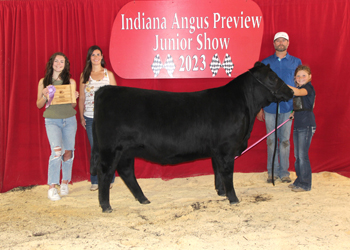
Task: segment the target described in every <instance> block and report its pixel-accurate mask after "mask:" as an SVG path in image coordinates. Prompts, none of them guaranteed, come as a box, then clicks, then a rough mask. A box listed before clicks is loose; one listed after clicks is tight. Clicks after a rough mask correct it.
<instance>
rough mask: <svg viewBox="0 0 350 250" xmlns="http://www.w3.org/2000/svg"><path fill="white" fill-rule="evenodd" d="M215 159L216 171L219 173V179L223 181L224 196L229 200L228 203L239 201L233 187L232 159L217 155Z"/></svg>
mask: <svg viewBox="0 0 350 250" xmlns="http://www.w3.org/2000/svg"><path fill="white" fill-rule="evenodd" d="M216 161H217V163H218V165H217V167H218V172H219V173H220V175H221V180H222V181H223V184H224V187H225V191H226V196H227V198H228V199H229V201H230V204H236V203H239V200H238V198H237V195H236V192H235V189H234V187H233V165H234V160H232V161H225V160H224V157H217V158H216Z"/></svg>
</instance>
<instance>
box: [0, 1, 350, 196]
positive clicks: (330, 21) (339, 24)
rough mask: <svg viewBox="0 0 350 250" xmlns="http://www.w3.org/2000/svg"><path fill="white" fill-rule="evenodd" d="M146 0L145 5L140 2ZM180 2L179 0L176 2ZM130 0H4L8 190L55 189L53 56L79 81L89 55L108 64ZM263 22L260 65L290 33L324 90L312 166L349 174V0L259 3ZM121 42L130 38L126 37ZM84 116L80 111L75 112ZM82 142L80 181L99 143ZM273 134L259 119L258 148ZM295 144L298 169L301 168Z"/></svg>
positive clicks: (1, 47)
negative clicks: (46, 101)
mask: <svg viewBox="0 0 350 250" xmlns="http://www.w3.org/2000/svg"><path fill="white" fill-rule="evenodd" d="M140 1H141V0H140ZM175 1H176V0H175ZM127 2H129V1H127V0H103V1H100V0H70V1H68V0H61V1H56V0H45V1H43V0H27V1H24V0H23V1H0V5H1V6H0V81H1V82H0V95H1V99H0V102H1V104H0V115H1V118H0V119H1V120H0V124H1V126H0V130H1V131H0V192H6V191H8V190H10V189H12V188H15V187H18V186H28V185H37V184H40V185H41V184H46V182H47V169H48V158H49V155H50V148H49V143H48V139H47V136H46V131H45V125H44V118H43V116H42V115H43V111H44V109H41V110H39V109H37V107H36V96H37V86H38V82H39V80H40V78H42V77H43V76H44V72H45V65H46V62H47V61H48V59H49V57H50V56H51V55H52V54H53V53H54V52H57V51H62V52H64V53H65V54H66V55H67V56H68V58H69V60H70V63H71V73H72V78H73V79H75V80H76V81H77V82H79V76H80V73H81V72H82V70H83V67H84V63H85V57H86V53H87V49H88V48H89V47H90V46H91V45H94V44H97V45H99V46H100V47H101V48H102V50H103V53H104V57H105V60H106V63H107V68H108V69H111V66H110V63H109V40H110V32H111V28H112V25H113V21H114V18H115V16H116V15H117V13H118V11H119V10H120V9H121V7H122V6H123V5H124V4H126V3H127ZM255 2H256V3H257V4H258V5H259V6H260V8H261V10H262V13H263V16H264V36H263V42H262V45H261V55H260V59H263V58H265V57H267V56H269V55H271V54H273V53H274V49H273V44H272V40H273V35H274V34H275V33H276V32H278V31H286V32H287V33H288V34H289V36H290V47H289V50H288V51H289V53H290V54H291V55H294V56H297V57H299V58H301V60H302V62H303V63H304V64H307V65H309V66H310V67H311V70H312V73H313V80H312V84H313V85H314V87H315V89H316V96H317V97H316V106H315V110H314V112H315V115H316V122H317V129H316V134H315V135H314V138H313V141H312V144H311V149H310V152H309V154H310V161H311V165H312V170H313V172H320V171H332V172H337V173H340V174H342V175H345V176H348V177H350V146H349V141H350V133H349V128H350V126H349V120H350V119H349V117H350V115H349V114H350V107H349V105H348V104H349V94H350V84H349V82H348V78H347V77H346V75H347V73H348V70H349V63H348V62H347V61H348V60H349V58H350V53H349V45H348V43H349V41H350V35H349V34H350V33H349V30H350V20H349V12H350V6H349V5H350V4H349V1H348V0H323V1H319V0H285V1H280V0H256V1H255ZM120 39H123V38H122V37H121V38H120ZM116 80H117V84H118V85H123V86H132V87H140V88H147V89H161V90H168V91H186V85H187V84H189V83H191V85H193V84H195V85H196V86H198V90H201V89H205V88H209V87H215V86H221V85H223V84H225V83H226V82H227V79H226V80H225V79H191V80H126V79H121V78H120V77H118V76H117V75H116ZM76 109H77V111H78V108H76ZM77 119H78V131H77V136H76V151H75V160H74V164H73V179H72V181H73V182H76V181H81V180H87V179H89V157H90V146H89V143H88V140H87V136H86V134H85V130H84V129H83V127H82V126H81V125H80V121H79V115H77ZM265 134H266V131H265V125H264V123H262V122H259V121H257V120H256V123H255V125H254V129H253V132H252V135H251V138H250V139H249V145H251V144H253V143H254V142H256V141H257V140H259V139H260V138H261V137H263V136H264V135H265ZM293 150H294V148H293V144H292V147H291V157H290V170H291V171H293V170H294V156H293V152H294V151H293ZM266 160H267V154H266V141H263V142H261V143H260V144H259V145H258V146H256V147H254V148H253V149H251V150H250V151H248V152H247V153H246V154H244V155H243V156H241V157H240V158H238V159H237V160H236V162H235V171H238V172H263V171H266ZM135 168H136V170H135V171H136V176H137V177H139V178H152V177H161V178H163V179H171V178H176V177H188V176H196V175H203V174H211V173H212V169H211V166H210V160H199V161H195V162H190V163H186V164H180V165H176V166H160V165H157V164H153V163H150V162H145V161H143V160H137V161H136V166H135Z"/></svg>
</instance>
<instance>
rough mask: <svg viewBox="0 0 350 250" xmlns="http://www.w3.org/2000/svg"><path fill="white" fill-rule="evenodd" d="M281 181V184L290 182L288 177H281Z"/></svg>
mask: <svg viewBox="0 0 350 250" xmlns="http://www.w3.org/2000/svg"><path fill="white" fill-rule="evenodd" d="M281 180H282V182H284V183H289V182H292V180H291V179H290V177H289V176H285V177H282V178H281Z"/></svg>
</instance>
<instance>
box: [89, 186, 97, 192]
mask: <svg viewBox="0 0 350 250" xmlns="http://www.w3.org/2000/svg"><path fill="white" fill-rule="evenodd" d="M97 189H98V185H97V184H91V187H90V191H96V190H97Z"/></svg>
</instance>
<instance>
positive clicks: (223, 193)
mask: <svg viewBox="0 0 350 250" xmlns="http://www.w3.org/2000/svg"><path fill="white" fill-rule="evenodd" d="M217 193H218V195H219V196H226V193H225V192H219V191H218V192H217Z"/></svg>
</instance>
